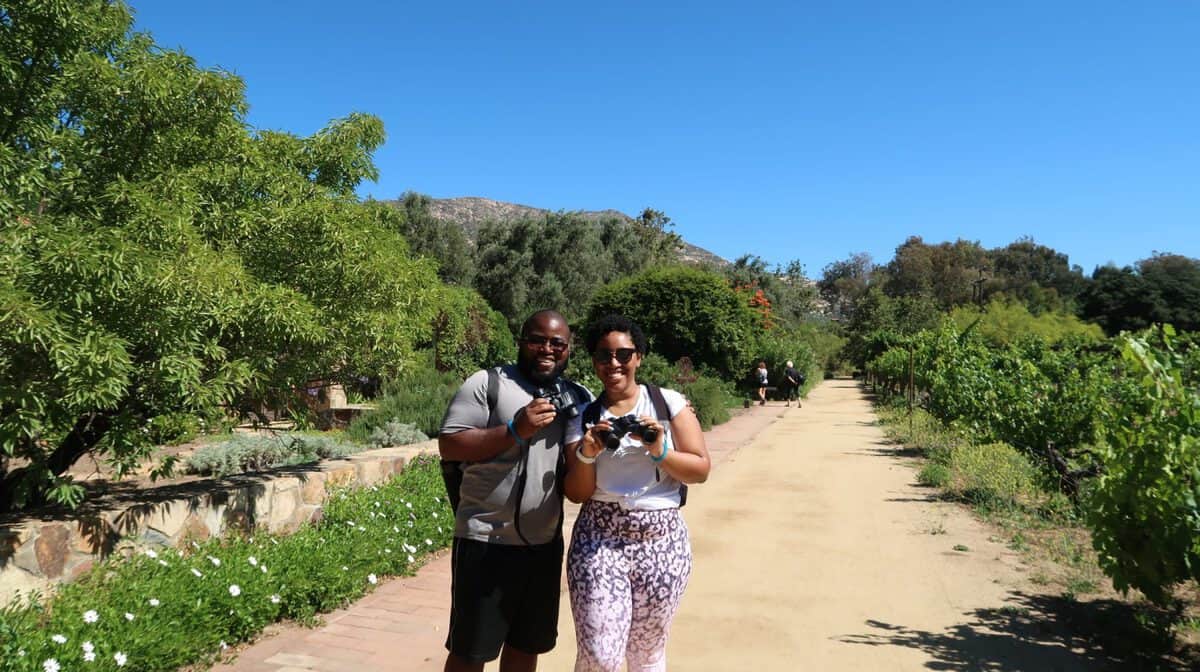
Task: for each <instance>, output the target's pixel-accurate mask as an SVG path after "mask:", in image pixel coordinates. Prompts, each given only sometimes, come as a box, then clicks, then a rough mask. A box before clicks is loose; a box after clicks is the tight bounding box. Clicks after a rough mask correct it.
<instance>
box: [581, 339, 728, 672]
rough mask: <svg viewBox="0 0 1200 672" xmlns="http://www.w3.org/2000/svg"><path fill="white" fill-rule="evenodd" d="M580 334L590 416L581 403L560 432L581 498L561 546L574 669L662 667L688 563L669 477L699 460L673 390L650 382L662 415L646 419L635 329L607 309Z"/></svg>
mask: <svg viewBox="0 0 1200 672" xmlns="http://www.w3.org/2000/svg"><path fill="white" fill-rule="evenodd" d="M585 342H586V344H587V348H588V351H589V352H591V354H592V362H593V365H594V366H595V370H596V375H597V376H599V378H600V382H601V383H602V384H603V385H604V392H603V394H601V396H600V399H598V400H597V401H595V402H594V403H597V404H600V405H601V406H600V409H601V412H600V414H599V416H598V417H599V421H598V422H596V423H595V425H593V426H591V427H585V426H584V425H583V418H584V416H590V415H592V414H591V413H588V412H586V411H585V412H584V413H582V414H580V415H579V417H577V418H576V419H575V421H574V424H573V426H572V427H571V429H570V430H569V431H568V434H567V450H566V453H567V476H566V481H565V483H564V486H563V489H564V491H565V493H566V495H567V497H568V498H569V499H570V500H571V501H573V502H583V507H582V509H581V510H580V512H579V518H578V519H577V520H576V521H575V528H574V531H573V532H572V534H571V548H570V551H569V552H568V554H567V584H568V587H569V588H570V592H571V611H572V613H573V614H574V616H575V635H576V639H577V640H578V643H579V652H578V654H577V657H576V659H575V670H576V672H592V671H605V672H607V671H609V670H620V669H621V664H622V662H626V663H627V664H628V669H629V670H630V671H634V670H637V671H642V670H665V669H666V666H667V659H666V651H667V634H668V633H669V631H670V628H671V619H672V618H674V616H675V610H676V609H677V608H678V607H679V600H680V598H681V597H682V596H683V590H684V588H685V587H687V582H688V577H689V576H690V575H691V570H692V549H691V544H690V542H689V541H688V531H687V526H686V525H685V524H684V522H683V517H682V516H680V514H679V506H680V499H681V485H682V484H687V483H703V482H704V480H705V479H707V478H708V472H709V469H710V467H711V461H710V460H709V457H708V450H707V449H706V448H705V446H704V435H703V434H702V433H701V430H700V423H699V421H697V420H696V415H695V414H694V413H693V412H692V409H691V407H690V406H689V405H688V403H687V400H686V399H685V398H684V397H683V395H681V394H679V393H678V392H675V391H673V390H665V389H664V390H661V393H662V400H663V401H665V402H666V403H665V406H666V410H667V414H668V415H669V416H670V417H669V418H659V417H656V413H655V409H654V400H653V399H652V398H651V394H650V390H649V389H648V388H647V387H646V386H645V385H640V384H638V382H637V370H638V367H639V366H641V363H642V357H644V356H645V354H646V337H645V336H644V335H643V334H642V330H641V329H639V328H638V326H637V325H636V324H634V323H633V322H632V321H630V320H629V319H628V318H625V317H621V316H617V315H610V316H608V317H605V318H602V319H600V320H599V321H597V322H596V323H594V324H592V325H591V326H590V327H588V331H587V335H586V338H585ZM628 415H633V416H635V417H636V418H637V419H638V420H639V422H640V424H638V425H635V427H634V429H632V430H630V431H629V433H627V434H625V435H624V436H623V437H621V438H620V443H619V445H617V446H615V447H614V448H611V449H610V448H607V447H606V441H605V440H606V439H607V438H610V437H611V435H612V434H615V433H617V432H612V430H613V429H614V423H613V421H614V419H617V418H624V417H625V416H628ZM624 424H626V423H622V422H619V421H618V423H617V425H618V427H617V428H618V429H620V428H621V427H622V426H624ZM651 430H653V431H651ZM651 435H653V436H654V439H653V440H652V441H650V440H647V441H643V440H642V439H643V437H645V438H647V439H649V438H650V436H651ZM614 443H615V442H614Z"/></svg>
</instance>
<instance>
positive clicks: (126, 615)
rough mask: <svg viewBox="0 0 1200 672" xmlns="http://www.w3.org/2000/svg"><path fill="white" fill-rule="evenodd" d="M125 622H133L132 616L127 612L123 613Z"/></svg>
mask: <svg viewBox="0 0 1200 672" xmlns="http://www.w3.org/2000/svg"><path fill="white" fill-rule="evenodd" d="M125 620H127V621H132V620H133V614H131V613H129V612H128V611H127V612H125Z"/></svg>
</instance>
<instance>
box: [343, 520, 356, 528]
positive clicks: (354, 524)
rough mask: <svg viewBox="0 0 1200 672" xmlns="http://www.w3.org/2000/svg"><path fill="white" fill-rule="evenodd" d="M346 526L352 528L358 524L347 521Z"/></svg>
mask: <svg viewBox="0 0 1200 672" xmlns="http://www.w3.org/2000/svg"><path fill="white" fill-rule="evenodd" d="M346 524H347V525H349V526H350V527H355V526H356V525H357V523H355V522H354V521H353V520H347V521H346Z"/></svg>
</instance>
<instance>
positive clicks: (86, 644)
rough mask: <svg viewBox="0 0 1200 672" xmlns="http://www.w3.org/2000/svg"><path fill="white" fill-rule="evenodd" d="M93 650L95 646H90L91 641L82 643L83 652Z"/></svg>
mask: <svg viewBox="0 0 1200 672" xmlns="http://www.w3.org/2000/svg"><path fill="white" fill-rule="evenodd" d="M95 650H96V647H95V646H92V643H91V642H84V643H83V651H84V653H91V652H93V651H95Z"/></svg>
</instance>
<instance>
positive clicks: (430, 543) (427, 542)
mask: <svg viewBox="0 0 1200 672" xmlns="http://www.w3.org/2000/svg"><path fill="white" fill-rule="evenodd" d="M425 545H426V546H432V545H433V541H432V540H429V539H426V540H425Z"/></svg>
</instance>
